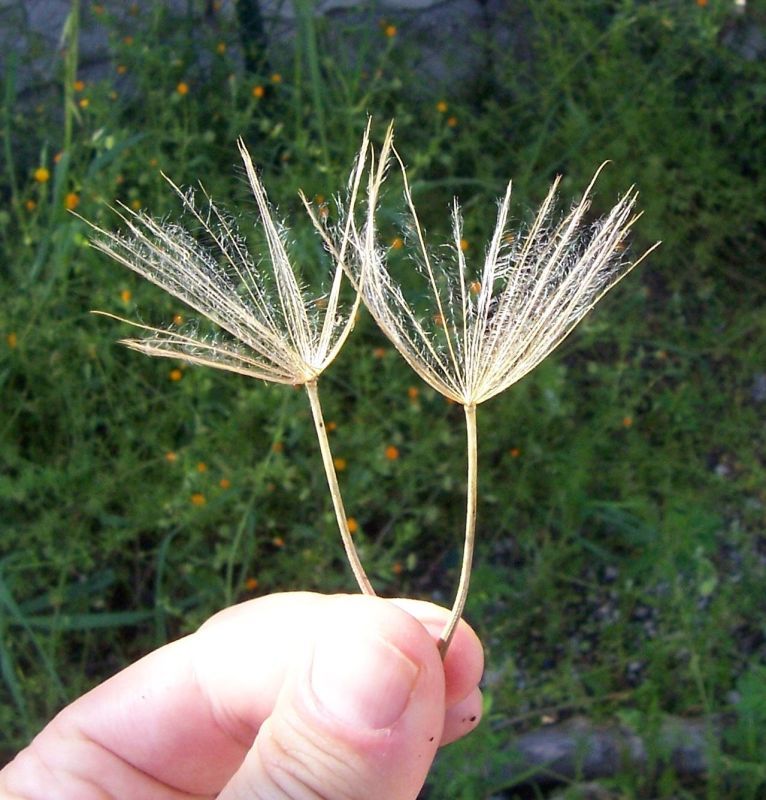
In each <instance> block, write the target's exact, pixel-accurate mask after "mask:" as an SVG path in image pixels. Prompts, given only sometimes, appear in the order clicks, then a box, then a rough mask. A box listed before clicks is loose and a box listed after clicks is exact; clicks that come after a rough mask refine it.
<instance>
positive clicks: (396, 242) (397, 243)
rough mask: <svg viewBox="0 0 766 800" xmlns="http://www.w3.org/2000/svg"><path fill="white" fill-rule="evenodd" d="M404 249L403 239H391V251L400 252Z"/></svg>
mask: <svg viewBox="0 0 766 800" xmlns="http://www.w3.org/2000/svg"><path fill="white" fill-rule="evenodd" d="M403 247H404V239H402V237H401V236H395V237H394V238H393V239H391V249H392V250H401V249H402V248H403Z"/></svg>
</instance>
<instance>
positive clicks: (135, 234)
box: [93, 133, 368, 385]
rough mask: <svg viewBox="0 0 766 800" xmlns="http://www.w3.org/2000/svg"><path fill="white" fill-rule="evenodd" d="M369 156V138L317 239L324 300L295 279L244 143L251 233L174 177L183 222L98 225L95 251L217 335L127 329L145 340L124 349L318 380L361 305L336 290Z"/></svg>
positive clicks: (281, 231) (277, 378)
mask: <svg viewBox="0 0 766 800" xmlns="http://www.w3.org/2000/svg"><path fill="white" fill-rule="evenodd" d="M367 149H368V139H367V133H365V137H364V140H363V143H362V148H361V150H360V153H359V156H358V157H357V161H356V164H355V166H354V169H353V170H352V173H351V177H350V179H349V185H348V193H347V200H346V203H345V204H344V205H342V206H341V209H340V221H339V222H338V223H337V224H336V227H335V228H334V229H333V230H332V231H329V230H328V229H326V228H325V230H324V232H323V236H325V237H326V238H327V240H328V241H331V242H332V243H333V249H332V255H333V256H334V259H335V262H334V266H333V269H332V271H331V276H330V285H329V288H328V290H327V291H326V292H325V293H324V294H322V293H317V292H315V291H312V290H311V289H309V288H307V287H306V286H304V285H303V284H302V283H301V282H300V280H299V278H298V273H297V271H296V269H295V268H294V266H293V264H292V262H291V256H290V254H289V251H288V238H289V231H288V229H287V228H286V227H285V226H284V225H282V224H281V223H280V222H278V221H277V220H276V219H275V216H274V213H273V211H272V208H271V206H270V204H269V201H268V198H267V196H266V191H265V189H264V187H263V184H262V183H261V181H260V179H259V177H258V175H257V173H256V170H255V167H254V165H253V162H252V159H251V157H250V155H249V153H248V151H247V149H246V147H245V145H244V142H242V141H241V140H240V141H239V151H240V155H241V156H242V160H243V162H244V165H245V171H246V173H247V178H248V182H249V185H250V189H251V190H252V193H253V196H254V198H255V203H256V207H257V211H258V218H257V220H256V221H255V223H254V225H253V230H244V231H243V227H242V225H241V222H240V221H239V220H237V219H236V218H234V217H233V216H232V215H230V214H228V213H226V212H224V211H223V210H221V209H220V208H219V207H218V206H217V205H216V204H215V203H214V202H213V200H212V198H211V197H210V196H209V195H208V194H207V193H206V192H205V190H204V188H203V187H202V186H200V187H199V190H198V191H196V192H195V191H182V190H181V189H180V188H179V187H178V186H176V185H175V184H174V183H173V182H172V181H170V179H167V180H168V182H169V183H170V185H171V186H172V187H173V189H174V190H175V192H176V193H177V194H178V196H179V197H180V199H181V202H182V205H183V208H184V211H185V212H186V215H187V220H186V221H185V223H184V224H181V223H177V222H171V221H168V220H158V219H155V218H153V217H151V216H149V215H148V214H146V213H144V212H143V211H133V210H131V209H130V208H128V207H126V206H124V205H123V206H121V209H120V211H118V213H119V215H120V217H121V219H122V221H123V223H124V231H123V232H121V233H114V232H111V231H106V230H103V229H101V228H95V230H96V233H95V236H94V238H93V245H94V246H95V247H96V248H97V249H99V250H101V251H102V252H104V253H106V254H107V255H109V256H111V257H112V258H113V259H115V260H116V261H118V262H119V263H121V264H123V265H124V266H126V267H128V268H129V269H131V270H133V271H134V272H137V273H138V274H139V275H142V276H143V277H144V278H147V279H148V280H150V281H151V282H152V283H155V284H157V285H158V286H160V287H161V288H163V289H164V290H165V291H167V292H168V293H170V294H171V295H173V296H174V297H176V298H178V299H179V300H181V301H183V302H184V303H186V305H188V306H189V307H191V308H192V309H194V310H195V311H196V312H198V314H200V315H201V316H202V317H204V318H206V319H207V320H209V321H210V322H212V323H214V325H215V326H216V329H217V332H216V333H215V334H212V335H211V334H204V333H202V332H201V327H200V326H199V323H198V321H192V322H190V323H187V324H185V325H184V326H182V327H181V328H178V327H172V326H170V327H168V328H166V329H162V328H155V327H151V326H148V325H143V324H139V323H135V322H131V323H130V324H132V325H134V326H135V327H138V328H140V329H142V330H144V331H145V332H146V333H147V336H146V337H145V338H139V339H124V340H122V342H123V344H125V345H127V346H128V347H130V348H132V349H134V350H138V351H140V352H143V353H146V354H148V355H153V356H165V357H170V358H180V359H183V360H184V361H188V362H192V363H196V364H203V365H207V366H211V367H216V368H218V369H224V370H228V371H231V372H238V373H241V374H243V375H249V376H252V377H255V378H260V379H262V380H266V381H274V382H277V383H286V384H294V385H299V384H307V383H309V382H311V381H314V380H316V378H317V377H318V376H319V375H320V374H321V373H322V372H323V371H324V369H325V368H326V367H327V366H328V365H329V364H330V363H331V362H332V360H333V359H334V358H335V356H336V355H337V353H338V351H339V350H340V348H341V346H342V345H343V343H344V341H345V340H346V337H347V336H348V334H349V333H350V331H351V328H352V327H353V324H354V319H355V314H356V311H357V308H358V303H359V298H358V297H353V298H349V297H347V296H346V294H347V293H345V292H343V291H342V277H343V268H344V259H346V258H350V257H353V256H354V254H355V251H354V250H353V248H351V247H350V246H349V242H350V239H351V234H352V230H353V215H354V206H355V203H356V199H357V196H358V192H359V186H360V183H361V178H362V174H363V170H364V166H365V159H366V153H367ZM198 195H201V198H198ZM189 221H190V222H191V227H189V226H188V225H187V223H188V222H189ZM94 227H95V226H94ZM248 234H250V236H248ZM253 235H256V236H257V237H258V239H259V241H260V244H261V245H262V247H261V250H262V252H261V253H260V255H259V257H258V258H257V259H256V258H255V257H254V256H253V254H252V252H251V250H252V248H251V247H250V239H251V238H253ZM108 316H111V315H108ZM118 319H120V318H118ZM122 321H124V322H129V321H128V320H122Z"/></svg>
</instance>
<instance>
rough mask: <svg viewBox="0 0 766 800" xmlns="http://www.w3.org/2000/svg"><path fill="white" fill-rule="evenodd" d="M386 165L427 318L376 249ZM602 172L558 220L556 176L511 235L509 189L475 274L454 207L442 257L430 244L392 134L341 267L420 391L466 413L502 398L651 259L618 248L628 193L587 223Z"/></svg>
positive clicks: (629, 213) (628, 214) (631, 199)
mask: <svg viewBox="0 0 766 800" xmlns="http://www.w3.org/2000/svg"><path fill="white" fill-rule="evenodd" d="M392 157H393V158H395V159H396V161H397V162H398V164H399V166H400V168H401V172H402V176H403V180H404V198H405V203H406V206H407V213H408V218H409V219H408V224H407V229H408V230H407V240H408V246H409V248H410V252H409V254H410V255H411V256H412V261H414V263H415V266H416V272H417V274H418V275H419V277H420V279H421V282H422V284H423V292H422V294H425V296H426V297H427V298H428V302H429V308H428V313H424V312H423V310H422V309H421V308H419V307H416V306H417V304H416V301H415V299H414V297H415V295H414V294H413V295H410V297H411V298H412V299H410V298H409V297H407V296H405V293H404V292H403V290H402V286H401V283H400V282H399V281H397V279H396V278H395V277H394V275H393V274H392V270H391V268H390V262H389V255H390V254H389V247H388V246H387V245H386V244H385V243H384V244H383V245H381V244H379V242H378V237H377V231H376V224H375V216H374V215H375V210H376V208H377V206H378V203H379V199H380V191H381V187H382V185H383V182H384V180H385V178H386V172H387V168H388V163H389V161H390V160H391V158H392ZM603 166H604V165H602V166H601V167H600V168H599V170H598V171H597V172H596V175H595V176H594V177H593V179H592V180H591V182H590V184H589V185H588V187H587V188H586V190H585V192H584V194H583V196H582V198H581V199H580V201H579V202H577V203H576V204H575V205H574V206H573V207H572V208H571V209H570V210H569V212H568V213H565V214H560V213H559V212H558V211H557V210H556V196H557V189H558V185H559V181H560V179H559V178H557V179H556V180H555V181H554V183H553V185H552V186H551V188H550V191H549V192H548V195H547V197H546V198H545V200H544V201H543V203H542V205H541V206H540V208H539V210H538V211H537V214H536V215H535V217H534V219H533V220H532V222H531V223H530V224H529V225H528V226H526V227H523V228H522V229H520V230H516V229H511V227H510V225H509V219H508V216H509V209H510V201H511V184H510V183H509V184H508V187H507V190H506V192H505V195H504V197H503V198H502V199H501V200H500V201H499V203H498V211H497V223H496V227H495V232H494V234H493V236H492V239H491V241H490V242H489V244H488V246H487V248H486V253H485V257H484V263H483V265H482V266H481V268H480V269H479V270H476V271H472V270H469V268H468V265H467V260H466V248H465V247H464V244H463V242H464V239H463V231H462V228H463V224H462V219H461V214H460V207H459V205H458V203H457V201H454V203H453V207H452V242H451V245H450V246H449V248H448V249H449V255H448V258H446V259H445V258H444V257H443V256H442V255H438V254H435V253H434V252H432V251H431V250H430V249H429V247H428V246H427V244H426V241H425V236H424V233H423V228H422V226H421V224H420V221H419V219H418V215H417V212H416V210H415V205H414V202H413V199H412V193H411V190H410V186H409V183H408V181H407V174H406V169H405V167H404V165H403V163H402V161H401V159H400V157H399V155H398V154H397V153H396V150H395V149H394V148H393V132H392V129H391V128H389V130H388V133H387V135H386V138H385V140H384V143H383V145H382V148H381V151H380V156H379V158H378V161H377V164H375V163H374V162H373V166H372V167H371V170H370V174H369V180H368V211H367V220H366V223H365V225H364V227H363V228H362V229H361V230H360V231H358V232H357V234H356V237H355V244H356V247H357V249H358V251H359V258H358V259H356V260H355V261H353V262H352V261H349V262H348V267H347V269H349V271H350V275H351V278H352V281H353V282H354V283H355V285H356V286H357V288H358V290H359V291H360V293H361V294H362V298H363V300H364V303H365V305H366V306H367V308H368V309H369V310H370V312H371V314H372V316H373V317H374V318H375V320H376V322H377V323H378V325H379V326H380V328H381V329H382V330H383V332H384V333H385V334H386V336H388V338H389V339H390V340H391V342H392V343H393V344H394V346H395V347H396V348H397V349H398V350H399V352H400V353H401V354H402V356H403V357H404V358H405V359H406V361H407V362H408V363H409V364H410V366H411V367H412V368H413V369H414V370H415V371H416V372H417V373H418V375H420V377H421V378H422V379H423V380H424V381H426V383H428V384H429V385H431V386H432V387H433V388H434V389H436V390H437V391H439V392H441V393H442V394H443V395H444V396H445V397H447V398H449V399H451V400H453V401H455V402H458V403H462V404H463V405H465V406H474V405H477V404H479V403H482V402H484V401H485V400H488V399H489V398H491V397H493V396H494V395H496V394H498V393H500V392H502V391H503V390H504V389H506V388H508V387H509V386H511V384H513V383H515V382H516V381H518V380H519V379H520V378H522V377H524V375H526V374H527V373H528V372H529V371H530V370H532V369H533V368H534V367H535V366H536V365H537V364H539V363H540V361H542V360H543V359H544V358H545V357H546V356H547V355H548V354H549V353H550V352H551V351H552V350H553V349H554V348H555V347H557V346H558V345H559V344H560V343H561V342H562V341H563V340H564V339H565V338H566V337H567V336H568V335H569V333H570V332H571V331H572V329H573V328H574V327H575V326H576V325H577V323H578V322H579V321H580V320H581V319H582V317H583V316H584V315H585V314H586V313H587V312H588V311H589V310H590V309H591V308H593V306H594V305H595V304H596V303H597V302H598V300H599V299H600V298H601V297H602V296H603V295H604V294H605V293H606V292H607V291H608V290H609V289H610V288H612V287H613V286H614V285H615V284H616V283H617V282H618V281H619V280H620V279H621V278H622V277H623V276H624V275H626V274H627V273H628V272H629V271H630V270H631V269H632V268H633V267H634V266H635V265H636V264H637V263H638V262H639V261H641V260H643V258H644V257H645V256H646V255H648V253H649V252H650V251H647V252H646V253H644V255H642V256H641V257H640V258H638V259H636V260H633V261H631V260H630V258H629V257H628V255H627V249H626V246H625V243H626V239H627V237H628V234H629V232H630V229H631V228H632V226H633V224H634V223H635V221H636V220H637V219H638V216H640V215H638V214H635V213H634V207H635V204H636V199H637V196H638V193H637V192H636V191H635V189H634V188H633V187H631V188H630V189H628V191H627V192H626V193H625V195H624V196H623V197H622V198H621V199H620V200H619V201H618V202H617V204H616V205H615V206H614V208H612V210H611V211H610V212H609V213H608V214H607V215H606V216H605V217H603V218H601V219H599V220H597V221H596V222H593V223H586V221H585V217H586V213H587V211H588V208H589V206H590V194H591V191H592V189H593V185H594V183H595V181H596V178H597V177H598V174H599V173H600V171H601V169H603ZM656 246H657V245H655V247H656ZM651 249H654V248H651ZM410 263H412V262H410Z"/></svg>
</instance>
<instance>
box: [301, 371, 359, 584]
mask: <svg viewBox="0 0 766 800" xmlns="http://www.w3.org/2000/svg"><path fill="white" fill-rule="evenodd" d="M306 393H307V394H308V396H309V402H310V403H311V413H312V414H313V416H314V427H315V428H316V432H317V438H318V439H319V449H320V450H321V451H322V463H323V464H324V471H325V474H326V475H327V485H328V486H329V487H330V495H331V497H332V505H333V508H334V509H335V518H336V519H337V520H338V528H339V529H340V536H341V539H343V546H344V547H345V548H346V557H347V558H348V563H349V564H350V565H351V570H352V572H353V573H354V577H355V578H356V582H357V583H358V584H359V588H360V589H361V590H362V594H369V595H373V596H374V595H375V590H374V589H373V588H372V584H371V583H370V580H369V578H368V577H367V574H366V573H365V571H364V567H363V566H362V562H361V561H360V560H359V554H358V553H357V552H356V546H355V545H354V541H353V539H352V538H351V531H349V529H348V521H347V520H346V510H345V509H344V508H343V499H342V498H341V496H340V487H339V486H338V476H337V475H336V474H335V465H334V464H333V461H332V453H331V452H330V442H329V440H328V438H327V429H326V428H325V424H324V418H323V417H322V407H321V406H320V405H319V392H318V391H317V382H316V381H315V380H313V381H309V382H308V383H306Z"/></svg>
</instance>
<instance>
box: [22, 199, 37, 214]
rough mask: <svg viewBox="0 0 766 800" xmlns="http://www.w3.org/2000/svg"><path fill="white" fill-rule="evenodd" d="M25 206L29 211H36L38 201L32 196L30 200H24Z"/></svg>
mask: <svg viewBox="0 0 766 800" xmlns="http://www.w3.org/2000/svg"><path fill="white" fill-rule="evenodd" d="M24 208H26V210H27V211H34V210H35V209H36V208H37V203H36V201H34V200H32V198H31V197H30V198H29V200H25V201H24Z"/></svg>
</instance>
